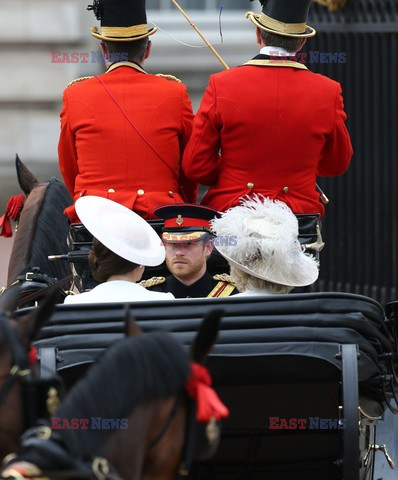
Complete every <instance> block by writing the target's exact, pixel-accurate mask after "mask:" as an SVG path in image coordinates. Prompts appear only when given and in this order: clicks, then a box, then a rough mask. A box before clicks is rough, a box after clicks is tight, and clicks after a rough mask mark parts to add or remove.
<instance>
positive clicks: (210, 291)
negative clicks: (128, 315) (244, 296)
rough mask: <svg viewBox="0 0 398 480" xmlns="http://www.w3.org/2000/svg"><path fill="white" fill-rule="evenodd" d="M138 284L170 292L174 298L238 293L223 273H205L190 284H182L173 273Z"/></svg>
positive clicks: (211, 296) (229, 278) (224, 295)
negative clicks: (212, 274)
mask: <svg viewBox="0 0 398 480" xmlns="http://www.w3.org/2000/svg"><path fill="white" fill-rule="evenodd" d="M140 285H141V286H143V287H145V288H147V289H149V290H153V291H155V292H171V293H172V294H173V295H174V296H175V297H176V298H201V297H209V298H216V297H228V296H229V295H234V294H235V293H238V290H237V289H236V287H235V284H234V283H233V282H232V279H231V277H230V275H227V274H225V273H223V274H219V275H214V276H213V277H212V276H211V275H210V274H209V273H207V272H206V273H205V274H204V275H203V277H202V278H200V279H199V280H198V281H196V282H195V283H193V284H192V285H189V286H188V285H184V284H183V283H181V282H180V281H179V280H177V278H176V277H174V276H173V275H168V276H167V277H152V278H150V279H149V280H143V281H142V282H140Z"/></svg>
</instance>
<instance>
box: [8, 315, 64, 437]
mask: <svg viewBox="0 0 398 480" xmlns="http://www.w3.org/2000/svg"><path fill="white" fill-rule="evenodd" d="M4 317H5V318H4ZM11 319H12V316H11V313H9V312H5V313H3V317H2V318H0V322H1V326H2V329H3V332H4V336H5V341H6V342H7V344H8V345H9V346H10V350H11V367H10V370H9V372H8V374H7V378H6V380H5V382H4V384H3V386H2V387H1V389H0V405H1V404H3V403H4V402H5V401H6V399H7V397H8V395H9V393H10V390H11V388H12V387H13V385H14V384H15V382H17V380H22V388H23V395H22V402H23V412H24V430H25V429H26V428H29V427H31V426H32V425H33V424H34V423H35V421H36V420H37V419H38V418H39V415H40V408H39V405H38V404H37V399H40V398H42V397H45V398H46V399H47V400H46V410H47V411H48V413H52V410H53V409H54V408H55V406H57V402H58V390H59V386H60V379H59V377H48V378H45V379H41V378H39V379H35V378H33V376H32V370H31V365H30V363H29V358H28V353H27V352H26V351H25V349H24V347H23V344H22V341H21V339H20V336H19V334H18V332H17V329H16V328H14V327H13V326H12V325H11ZM50 399H51V402H50V401H49V400H50Z"/></svg>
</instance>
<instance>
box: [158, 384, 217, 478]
mask: <svg viewBox="0 0 398 480" xmlns="http://www.w3.org/2000/svg"><path fill="white" fill-rule="evenodd" d="M182 397H185V399H186V401H187V412H186V421H185V436H184V438H185V442H184V447H183V450H182V454H181V460H180V465H179V467H178V471H177V476H176V479H177V480H182V479H185V478H186V477H187V476H188V475H189V471H190V468H191V465H192V462H193V460H194V458H195V447H196V435H197V432H198V425H199V423H198V421H197V420H196V404H195V401H194V400H193V399H192V398H190V397H189V396H188V395H187V393H186V392H180V393H179V394H177V395H176V398H175V400H174V402H173V405H172V407H171V409H170V412H169V415H168V417H167V418H166V421H165V423H164V425H163V427H162V428H161V429H160V431H159V433H158V434H157V435H156V436H155V437H154V439H153V440H152V441H151V442H150V443H149V445H148V447H149V448H153V447H155V446H156V445H157V444H158V443H160V441H161V440H162V438H163V437H164V435H165V434H166V432H167V430H168V429H169V427H170V425H171V423H172V421H173V419H174V417H175V416H176V414H177V411H178V407H179V406H180V403H181V401H182ZM219 433H220V432H219V428H218V426H217V424H216V422H215V421H210V422H209V424H207V425H206V428H205V435H206V439H207V441H208V442H209V444H210V446H211V445H212V443H214V442H215V441H216V440H217V439H218V436H219Z"/></svg>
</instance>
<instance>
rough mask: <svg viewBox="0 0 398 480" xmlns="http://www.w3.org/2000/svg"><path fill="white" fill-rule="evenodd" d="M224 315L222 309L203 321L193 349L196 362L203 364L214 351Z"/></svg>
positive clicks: (193, 357) (211, 312) (211, 313)
mask: <svg viewBox="0 0 398 480" xmlns="http://www.w3.org/2000/svg"><path fill="white" fill-rule="evenodd" d="M224 313H225V312H224V310H222V309H216V310H211V311H210V312H209V313H208V314H207V315H206V316H205V318H204V319H203V321H202V323H201V325H200V327H199V330H198V333H197V334H196V337H195V340H194V342H193V344H192V347H191V351H192V359H193V361H194V362H197V363H202V362H203V361H204V359H205V358H206V356H207V354H208V353H209V352H210V350H211V349H212V347H213V345H214V344H215V342H216V340H217V336H218V331H219V329H220V323H221V318H222V317H223V315H224Z"/></svg>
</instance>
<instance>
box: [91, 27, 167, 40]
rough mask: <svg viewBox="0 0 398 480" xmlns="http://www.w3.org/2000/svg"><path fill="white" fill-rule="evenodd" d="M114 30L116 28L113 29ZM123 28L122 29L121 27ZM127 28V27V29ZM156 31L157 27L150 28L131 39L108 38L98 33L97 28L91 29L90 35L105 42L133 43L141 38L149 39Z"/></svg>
mask: <svg viewBox="0 0 398 480" xmlns="http://www.w3.org/2000/svg"><path fill="white" fill-rule="evenodd" d="M105 28H112V27H105ZM115 28H116V27H115ZM123 28H124V27H123ZM127 28H129V27H127ZM157 31H158V29H157V27H152V28H150V29H149V30H147V31H146V32H145V33H142V34H140V35H136V36H132V37H124V36H123V37H109V36H107V35H104V34H103V32H102V33H100V31H99V30H98V27H91V34H92V36H93V37H95V38H98V39H99V40H106V41H109V42H134V41H136V40H141V39H143V38H146V37H149V36H150V35H153V34H154V33H156V32H157Z"/></svg>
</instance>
